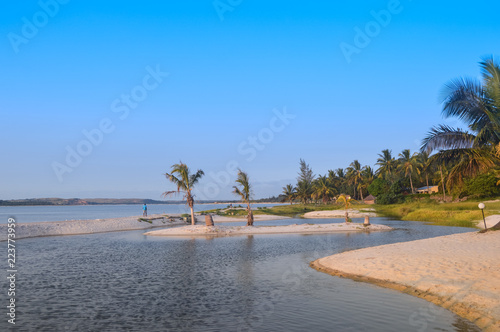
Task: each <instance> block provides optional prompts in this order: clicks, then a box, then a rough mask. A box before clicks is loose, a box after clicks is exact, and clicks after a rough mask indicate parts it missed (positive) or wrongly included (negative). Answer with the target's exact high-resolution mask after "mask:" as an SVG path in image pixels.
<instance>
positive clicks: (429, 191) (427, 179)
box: [425, 173, 431, 194]
mask: <svg viewBox="0 0 500 332" xmlns="http://www.w3.org/2000/svg"><path fill="white" fill-rule="evenodd" d="M425 181H426V182H427V193H428V194H430V193H431V190H430V189H429V175H428V174H427V173H425Z"/></svg>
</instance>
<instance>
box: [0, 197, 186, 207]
mask: <svg viewBox="0 0 500 332" xmlns="http://www.w3.org/2000/svg"><path fill="white" fill-rule="evenodd" d="M144 203H146V204H178V203H180V201H156V200H153V199H141V198H29V199H12V200H5V201H2V200H0V206H20V205H106V204H144Z"/></svg>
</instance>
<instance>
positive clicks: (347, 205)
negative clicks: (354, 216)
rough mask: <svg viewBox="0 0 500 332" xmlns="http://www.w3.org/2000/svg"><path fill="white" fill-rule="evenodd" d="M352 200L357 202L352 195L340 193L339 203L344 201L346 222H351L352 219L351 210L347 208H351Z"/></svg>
mask: <svg viewBox="0 0 500 332" xmlns="http://www.w3.org/2000/svg"><path fill="white" fill-rule="evenodd" d="M352 202H355V200H354V199H352V198H351V196H346V195H344V194H341V195H339V197H337V203H344V208H345V222H346V223H348V222H351V220H350V219H349V212H348V211H347V210H349V208H350V207H351V204H352Z"/></svg>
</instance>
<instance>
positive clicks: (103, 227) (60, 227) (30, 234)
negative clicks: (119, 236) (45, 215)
mask: <svg viewBox="0 0 500 332" xmlns="http://www.w3.org/2000/svg"><path fill="white" fill-rule="evenodd" d="M154 217H157V218H159V219H156V220H153V221H152V222H151V223H148V222H139V221H138V219H139V218H141V217H140V216H133V217H120V218H107V219H89V220H67V221H41V222H32V223H16V228H15V230H16V232H15V234H16V239H26V238H34V237H47V236H63V235H84V234H95V233H108V232H119V231H133V230H140V229H149V228H156V227H168V226H180V225H185V224H186V223H185V222H184V221H173V222H169V221H166V220H165V219H167V218H163V215H161V214H157V215H150V216H149V218H154ZM1 241H7V224H0V242H1Z"/></svg>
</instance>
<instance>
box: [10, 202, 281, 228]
mask: <svg viewBox="0 0 500 332" xmlns="http://www.w3.org/2000/svg"><path fill="white" fill-rule="evenodd" d="M275 205H279V204H252V207H253V208H257V207H265V206H275ZM226 206H227V205H226V204H195V205H194V210H195V211H205V210H212V209H219V208H225V207H226ZM233 206H238V204H233ZM190 211H191V210H190V209H189V207H188V206H187V205H186V204H150V205H148V214H157V213H167V214H168V213H189V212H190ZM139 215H142V204H129V205H68V206H50V205H49V206H0V224H6V223H7V219H8V218H9V217H12V216H14V217H16V220H17V222H20V223H26V222H38V221H64V220H87V219H106V218H119V217H130V216H139Z"/></svg>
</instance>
